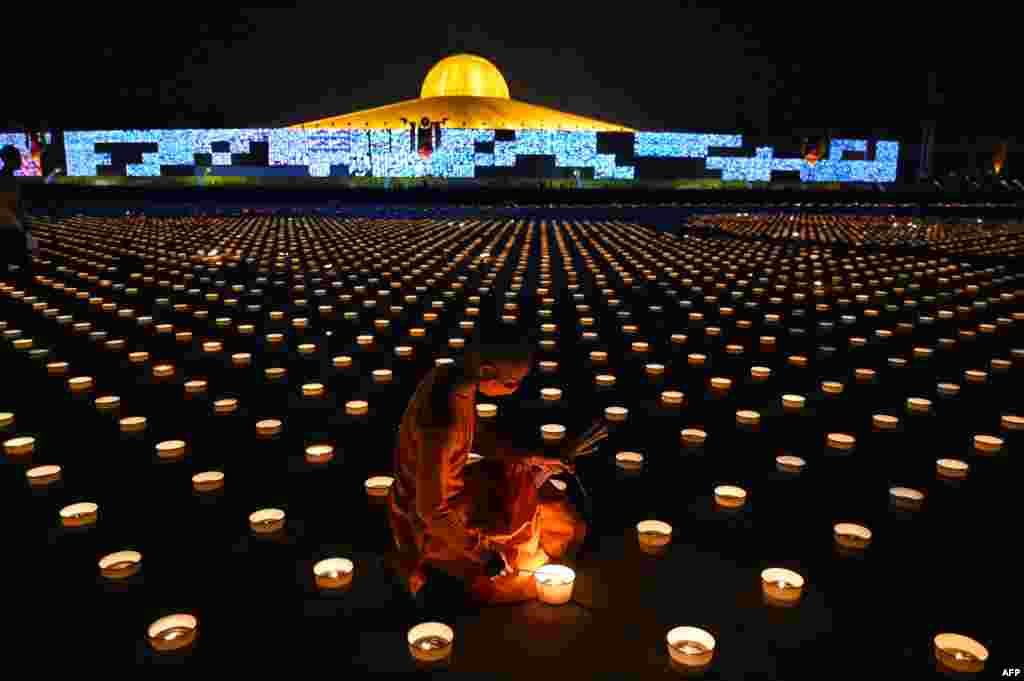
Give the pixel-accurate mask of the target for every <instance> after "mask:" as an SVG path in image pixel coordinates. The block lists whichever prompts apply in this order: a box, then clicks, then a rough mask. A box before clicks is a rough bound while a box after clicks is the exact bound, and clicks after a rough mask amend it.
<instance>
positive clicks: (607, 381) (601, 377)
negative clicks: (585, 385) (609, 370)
mask: <svg viewBox="0 0 1024 681" xmlns="http://www.w3.org/2000/svg"><path fill="white" fill-rule="evenodd" d="M594 381H595V382H596V383H597V384H598V385H600V386H606V387H607V386H613V385H615V377H614V376H612V375H611V374H598V375H597V376H595V377H594Z"/></svg>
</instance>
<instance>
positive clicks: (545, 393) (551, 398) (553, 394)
mask: <svg viewBox="0 0 1024 681" xmlns="http://www.w3.org/2000/svg"><path fill="white" fill-rule="evenodd" d="M540 397H541V399H542V400H544V401H545V402H557V401H558V400H560V399H562V391H561V390H560V389H559V388H541V390H540Z"/></svg>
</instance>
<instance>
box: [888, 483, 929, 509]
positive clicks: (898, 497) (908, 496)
mask: <svg viewBox="0 0 1024 681" xmlns="http://www.w3.org/2000/svg"><path fill="white" fill-rule="evenodd" d="M889 500H890V502H891V503H892V505H893V506H894V507H896V508H899V509H903V510H905V511H919V510H921V507H922V506H923V505H924V492H922V491H920V490H916V489H913V488H911V487H892V488H890V489H889Z"/></svg>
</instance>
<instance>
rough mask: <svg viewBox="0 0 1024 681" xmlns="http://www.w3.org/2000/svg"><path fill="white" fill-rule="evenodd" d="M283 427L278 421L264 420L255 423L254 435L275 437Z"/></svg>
mask: <svg viewBox="0 0 1024 681" xmlns="http://www.w3.org/2000/svg"><path fill="white" fill-rule="evenodd" d="M283 425H284V424H283V423H281V421H279V420H278V419H265V420H263V421H259V422H257V423H256V433H257V434H259V435H263V436H267V435H277V434H278V433H280V432H281V428H282V426H283Z"/></svg>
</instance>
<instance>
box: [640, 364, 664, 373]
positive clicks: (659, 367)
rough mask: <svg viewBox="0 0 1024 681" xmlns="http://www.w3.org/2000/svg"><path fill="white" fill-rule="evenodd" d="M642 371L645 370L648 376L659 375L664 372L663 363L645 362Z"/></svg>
mask: <svg viewBox="0 0 1024 681" xmlns="http://www.w3.org/2000/svg"><path fill="white" fill-rule="evenodd" d="M644 371H646V372H647V375H648V376H661V375H662V374H664V373H665V365H664V364H645V365H644Z"/></svg>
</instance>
